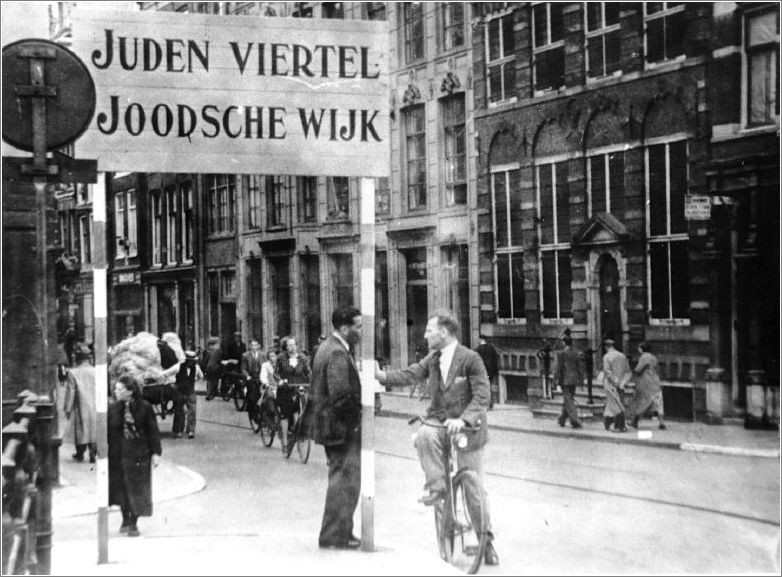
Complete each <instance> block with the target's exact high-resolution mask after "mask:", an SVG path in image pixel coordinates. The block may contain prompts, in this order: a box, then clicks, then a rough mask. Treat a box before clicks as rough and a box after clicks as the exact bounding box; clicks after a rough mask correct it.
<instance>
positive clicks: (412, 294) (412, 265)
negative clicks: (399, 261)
mask: <svg viewBox="0 0 782 577" xmlns="http://www.w3.org/2000/svg"><path fill="white" fill-rule="evenodd" d="M405 257H406V259H407V267H406V271H407V291H406V296H407V360H408V362H409V363H412V362H415V361H418V360H420V359H422V358H423V357H424V356H426V353H427V347H426V341H424V332H426V322H427V321H428V320H429V319H428V316H429V295H428V290H427V274H426V249H425V248H416V249H412V250H408V251H406V252H405Z"/></svg>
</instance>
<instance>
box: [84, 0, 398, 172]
mask: <svg viewBox="0 0 782 577" xmlns="http://www.w3.org/2000/svg"><path fill="white" fill-rule="evenodd" d="M72 15H73V25H72V34H73V44H72V49H73V51H74V52H75V53H76V54H77V55H78V56H79V57H80V58H82V60H83V61H84V63H85V64H86V65H87V68H88V70H89V71H90V73H91V74H92V77H93V79H94V81H95V87H96V93H97V104H96V115H95V117H94V119H93V121H92V122H91V124H90V126H89V128H88V130H87V132H86V133H85V134H84V136H83V137H82V138H81V139H80V140H79V141H78V142H77V143H76V147H77V148H76V150H77V153H78V156H80V157H88V158H97V159H98V169H99V170H101V171H126V170H131V171H134V172H195V173H229V174H270V175H271V174H300V175H326V176H387V175H388V171H389V160H388V150H389V144H388V138H389V128H390V127H389V113H388V63H387V55H388V25H387V23H385V22H375V21H364V20H335V19H305V18H277V17H262V16H244V15H234V16H220V15H206V14H188V13H184V14H183V13H175V12H157V11H140V12H137V11H107V10H90V9H89V7H88V6H86V7H84V6H82V5H77V6H75V7H74V8H73V13H72Z"/></svg>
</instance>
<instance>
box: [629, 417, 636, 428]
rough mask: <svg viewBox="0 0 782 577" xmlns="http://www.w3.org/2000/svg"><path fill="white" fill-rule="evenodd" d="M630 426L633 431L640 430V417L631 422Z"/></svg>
mask: <svg viewBox="0 0 782 577" xmlns="http://www.w3.org/2000/svg"><path fill="white" fill-rule="evenodd" d="M630 426H631V427H632V428H633V429H637V428H638V417H633V420H632V421H630Z"/></svg>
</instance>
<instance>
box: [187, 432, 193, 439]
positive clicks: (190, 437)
mask: <svg viewBox="0 0 782 577" xmlns="http://www.w3.org/2000/svg"><path fill="white" fill-rule="evenodd" d="M193 437H195V433H188V434H187V438H188V439H192V438H193Z"/></svg>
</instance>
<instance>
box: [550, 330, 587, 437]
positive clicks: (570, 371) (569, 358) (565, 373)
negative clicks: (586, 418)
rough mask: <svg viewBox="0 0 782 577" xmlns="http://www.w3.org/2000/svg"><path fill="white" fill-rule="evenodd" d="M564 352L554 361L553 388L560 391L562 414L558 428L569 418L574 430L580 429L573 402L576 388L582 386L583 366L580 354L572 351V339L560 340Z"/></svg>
mask: <svg viewBox="0 0 782 577" xmlns="http://www.w3.org/2000/svg"><path fill="white" fill-rule="evenodd" d="M562 343H563V344H564V345H565V348H564V350H562V351H560V352H558V353H557V356H556V358H555V359H554V371H553V374H554V388H555V389H556V387H557V385H559V387H560V388H561V389H562V413H561V414H560V415H559V419H557V421H558V422H559V426H560V427H564V426H565V422H566V421H567V419H568V418H570V424H571V425H572V426H573V428H574V429H580V428H581V426H582V424H581V419H579V418H578V407H577V406H576V402H575V394H576V387H578V386H581V385H583V384H584V365H583V362H582V360H581V354H580V353H578V352H577V351H574V350H573V348H572V346H573V339H572V338H570V337H568V336H566V337H564V338H563V339H562Z"/></svg>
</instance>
